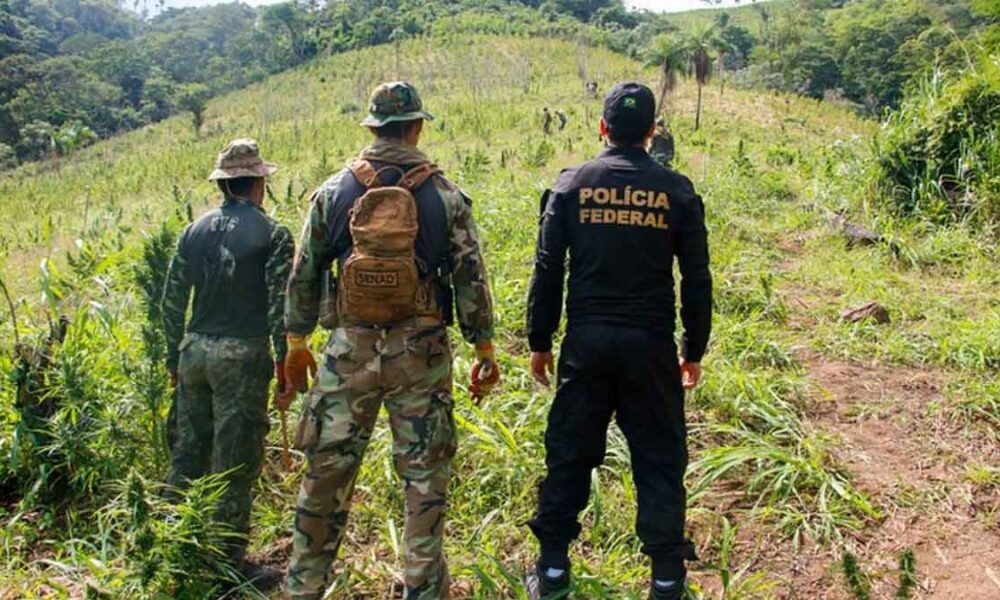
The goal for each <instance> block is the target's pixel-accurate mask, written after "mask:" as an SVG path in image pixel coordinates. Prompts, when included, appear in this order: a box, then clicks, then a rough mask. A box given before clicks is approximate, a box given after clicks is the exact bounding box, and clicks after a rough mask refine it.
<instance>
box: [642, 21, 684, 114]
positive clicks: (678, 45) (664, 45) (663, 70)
mask: <svg viewBox="0 0 1000 600" xmlns="http://www.w3.org/2000/svg"><path fill="white" fill-rule="evenodd" d="M687 59H688V49H687V46H686V45H685V44H684V43H683V42H682V41H681V40H680V39H678V38H677V37H675V36H672V35H669V34H661V35H658V36H656V37H655V38H653V41H652V43H651V44H650V45H649V48H647V50H646V61H647V63H648V64H650V65H652V66H657V67H659V68H660V89H659V97H658V98H657V102H656V114H660V113H662V112H663V109H664V107H665V105H666V102H667V96H668V95H669V94H670V92H672V91H674V88H675V87H677V74H678V73H680V72H682V71H683V70H684V67H685V66H686V64H687Z"/></svg>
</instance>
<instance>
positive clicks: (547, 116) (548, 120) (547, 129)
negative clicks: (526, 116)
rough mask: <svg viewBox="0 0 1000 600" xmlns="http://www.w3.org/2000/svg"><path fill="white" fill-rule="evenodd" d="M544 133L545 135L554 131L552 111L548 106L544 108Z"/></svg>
mask: <svg viewBox="0 0 1000 600" xmlns="http://www.w3.org/2000/svg"><path fill="white" fill-rule="evenodd" d="M542 133H544V134H545V135H549V134H550V133H552V112H551V111H549V107H548V106H546V107H544V108H542Z"/></svg>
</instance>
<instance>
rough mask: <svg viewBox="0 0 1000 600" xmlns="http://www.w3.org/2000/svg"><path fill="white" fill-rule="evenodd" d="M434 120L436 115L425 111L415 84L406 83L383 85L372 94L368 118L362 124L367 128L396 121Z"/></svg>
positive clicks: (393, 82) (395, 82) (392, 82)
mask: <svg viewBox="0 0 1000 600" xmlns="http://www.w3.org/2000/svg"><path fill="white" fill-rule="evenodd" d="M417 119H427V120H428V121H432V120H434V115H432V114H431V113H429V112H427V111H426V110H424V105H423V103H422V102H421V101H420V94H418V93H417V88H415V87H413V84H411V83H407V82H405V81H391V82H388V83H383V84H381V85H380V86H378V87H377V88H375V91H374V92H372V97H371V100H369V102H368V116H367V117H365V120H364V121H362V122H361V124H362V125H364V126H365V127H381V126H383V125H385V124H387V123H393V122H395V121H415V120H417Z"/></svg>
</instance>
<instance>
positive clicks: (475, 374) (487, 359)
mask: <svg viewBox="0 0 1000 600" xmlns="http://www.w3.org/2000/svg"><path fill="white" fill-rule="evenodd" d="M499 382H500V365H498V364H497V357H496V353H494V351H493V342H491V341H489V340H486V341H482V342H479V343H478V344H476V360H475V361H473V363H472V370H471V371H470V373H469V392H470V393H471V394H472V398H473V399H474V400H475V401H476V403H477V404H478V403H479V401H480V400H482V399H483V398H484V397H486V396H487V395H488V394H489V393H490V390H492V389H493V386H494V385H496V384H497V383H499Z"/></svg>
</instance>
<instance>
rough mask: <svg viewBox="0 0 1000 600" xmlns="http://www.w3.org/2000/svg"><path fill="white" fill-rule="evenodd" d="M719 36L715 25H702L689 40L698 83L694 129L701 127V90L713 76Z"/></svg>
mask: <svg viewBox="0 0 1000 600" xmlns="http://www.w3.org/2000/svg"><path fill="white" fill-rule="evenodd" d="M717 38H718V36H717V35H716V33H715V27H714V26H708V27H701V28H699V29H695V30H694V31H693V32H691V34H690V36H689V37H688V40H687V47H688V52H689V53H690V56H691V63H692V65H693V66H694V79H695V83H697V84H698V109H697V112H696V113H695V118H694V130H695V131H698V128H699V127H701V90H702V88H703V87H704V86H705V84H706V83H708V80H709V79H711V77H712V54H711V53H712V50H713V49H714V48H715V45H716V42H715V40H716V39H717Z"/></svg>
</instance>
